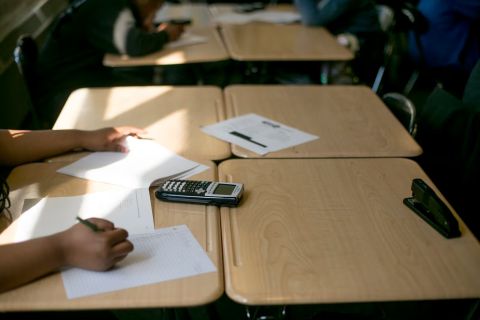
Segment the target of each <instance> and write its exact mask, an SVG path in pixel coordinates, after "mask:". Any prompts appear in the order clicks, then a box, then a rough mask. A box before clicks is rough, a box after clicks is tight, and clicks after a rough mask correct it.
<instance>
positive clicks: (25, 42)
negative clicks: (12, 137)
mask: <svg viewBox="0 0 480 320" xmlns="http://www.w3.org/2000/svg"><path fill="white" fill-rule="evenodd" d="M37 59H38V47H37V43H36V42H35V40H34V39H33V38H32V37H31V36H30V35H22V36H20V37H19V38H18V40H17V45H16V47H15V49H14V51H13V60H14V61H15V64H16V66H17V69H18V73H19V74H20V75H21V77H22V79H23V82H24V86H25V87H26V89H27V92H28V100H29V103H28V105H29V109H30V110H29V117H30V118H31V120H30V122H31V125H32V127H31V128H30V129H36V128H39V119H38V115H37V112H36V109H35V104H34V102H33V99H32V90H33V88H34V86H35V73H36V64H37Z"/></svg>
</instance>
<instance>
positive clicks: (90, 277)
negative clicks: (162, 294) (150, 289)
mask: <svg viewBox="0 0 480 320" xmlns="http://www.w3.org/2000/svg"><path fill="white" fill-rule="evenodd" d="M129 240H130V241H132V243H133V245H134V247H135V249H134V251H133V252H132V253H130V254H129V255H128V256H127V257H126V258H125V260H122V261H121V262H120V263H118V264H117V265H116V266H115V267H114V268H113V269H112V270H109V271H105V272H96V271H88V270H83V269H78V268H71V269H68V270H64V271H62V278H63V284H64V286H65V290H66V292H67V297H68V298H69V299H74V298H79V297H84V296H88V295H94V294H99V293H105V292H111V291H116V290H121V289H126V288H132V287H137V286H142V285H147V284H152V283H158V282H162V281H167V280H173V279H178V278H184V277H191V276H195V275H198V274H203V273H207V272H215V271H216V270H217V269H216V267H215V265H214V264H213V263H212V261H211V260H210V258H209V257H208V255H207V254H206V253H205V250H204V249H203V248H202V247H201V246H200V244H199V243H198V241H197V240H196V239H195V237H194V236H193V234H192V233H191V232H190V230H189V229H188V227H187V226H185V225H179V226H175V227H169V228H164V229H158V230H156V231H155V232H153V233H149V234H144V235H134V236H131V237H130V238H129Z"/></svg>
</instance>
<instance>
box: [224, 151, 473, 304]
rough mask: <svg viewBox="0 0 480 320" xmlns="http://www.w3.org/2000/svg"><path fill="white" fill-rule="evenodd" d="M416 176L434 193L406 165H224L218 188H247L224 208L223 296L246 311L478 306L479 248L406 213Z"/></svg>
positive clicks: (256, 162) (285, 161) (342, 161)
mask: <svg viewBox="0 0 480 320" xmlns="http://www.w3.org/2000/svg"><path fill="white" fill-rule="evenodd" d="M417 177H419V178H422V179H424V180H425V181H427V182H428V183H429V184H430V185H431V186H432V187H433V184H432V183H431V181H430V180H429V179H428V177H427V176H426V175H425V173H424V172H423V171H422V170H421V168H420V167H419V166H418V165H417V164H416V163H415V162H413V161H411V160H408V159H398V158H397V159H283V160H275V159H247V160H245V159H237V160H228V161H225V162H223V163H221V164H220V166H219V178H220V180H221V181H236V182H242V183H244V184H245V188H246V194H245V198H244V199H243V202H242V203H241V204H240V206H239V207H237V208H231V209H228V208H222V209H221V220H222V242H223V256H224V268H225V290H226V293H227V294H228V296H229V297H230V298H231V299H233V300H235V301H237V302H239V303H242V304H247V305H278V304H303V303H337V302H364V301H400V300H428V299H456V298H478V297H479V296H480V277H479V276H478V271H479V270H480V244H479V242H478V241H477V239H475V238H474V236H473V235H472V233H471V232H470V231H469V230H468V229H467V227H466V226H465V225H464V224H463V223H462V222H461V221H459V223H460V228H461V232H462V236H461V237H460V238H455V239H449V240H447V239H445V238H443V237H442V236H441V235H440V234H439V233H437V231H435V230H434V229H433V228H432V227H430V225H428V224H427V223H426V222H424V221H423V220H422V219H421V218H420V217H418V216H417V215H416V214H414V213H413V212H412V211H410V209H408V208H407V207H406V206H405V205H403V203H402V200H403V198H405V197H408V196H410V195H411V191H410V186H411V181H412V179H413V178H417ZM433 188H434V189H435V187H433ZM435 191H437V192H438V190H436V189H435Z"/></svg>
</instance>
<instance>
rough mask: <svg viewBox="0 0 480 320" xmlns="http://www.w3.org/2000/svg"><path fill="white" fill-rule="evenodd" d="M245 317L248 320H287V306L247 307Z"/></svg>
mask: <svg viewBox="0 0 480 320" xmlns="http://www.w3.org/2000/svg"><path fill="white" fill-rule="evenodd" d="M245 315H246V317H247V319H248V320H285V319H286V318H287V306H268V307H267V306H254V307H250V306H246V307H245Z"/></svg>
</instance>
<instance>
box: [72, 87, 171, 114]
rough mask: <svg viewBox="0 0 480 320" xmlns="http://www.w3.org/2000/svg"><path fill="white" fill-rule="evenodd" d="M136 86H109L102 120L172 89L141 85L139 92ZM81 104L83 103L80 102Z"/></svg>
mask: <svg viewBox="0 0 480 320" xmlns="http://www.w3.org/2000/svg"><path fill="white" fill-rule="evenodd" d="M137 88H138V87H116V88H111V89H110V90H109V92H108V96H107V98H106V101H105V105H106V108H105V113H104V114H103V118H102V120H103V121H109V120H113V119H115V118H118V117H119V116H120V115H122V114H124V113H126V112H128V111H132V110H133V109H135V108H137V107H139V106H142V105H144V104H146V103H147V102H149V101H153V100H155V99H157V98H158V97H160V96H162V95H164V94H166V93H167V92H169V91H171V90H172V89H173V88H172V87H170V86H162V87H159V86H152V87H142V88H141V94H139V91H137ZM81 105H85V103H81Z"/></svg>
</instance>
